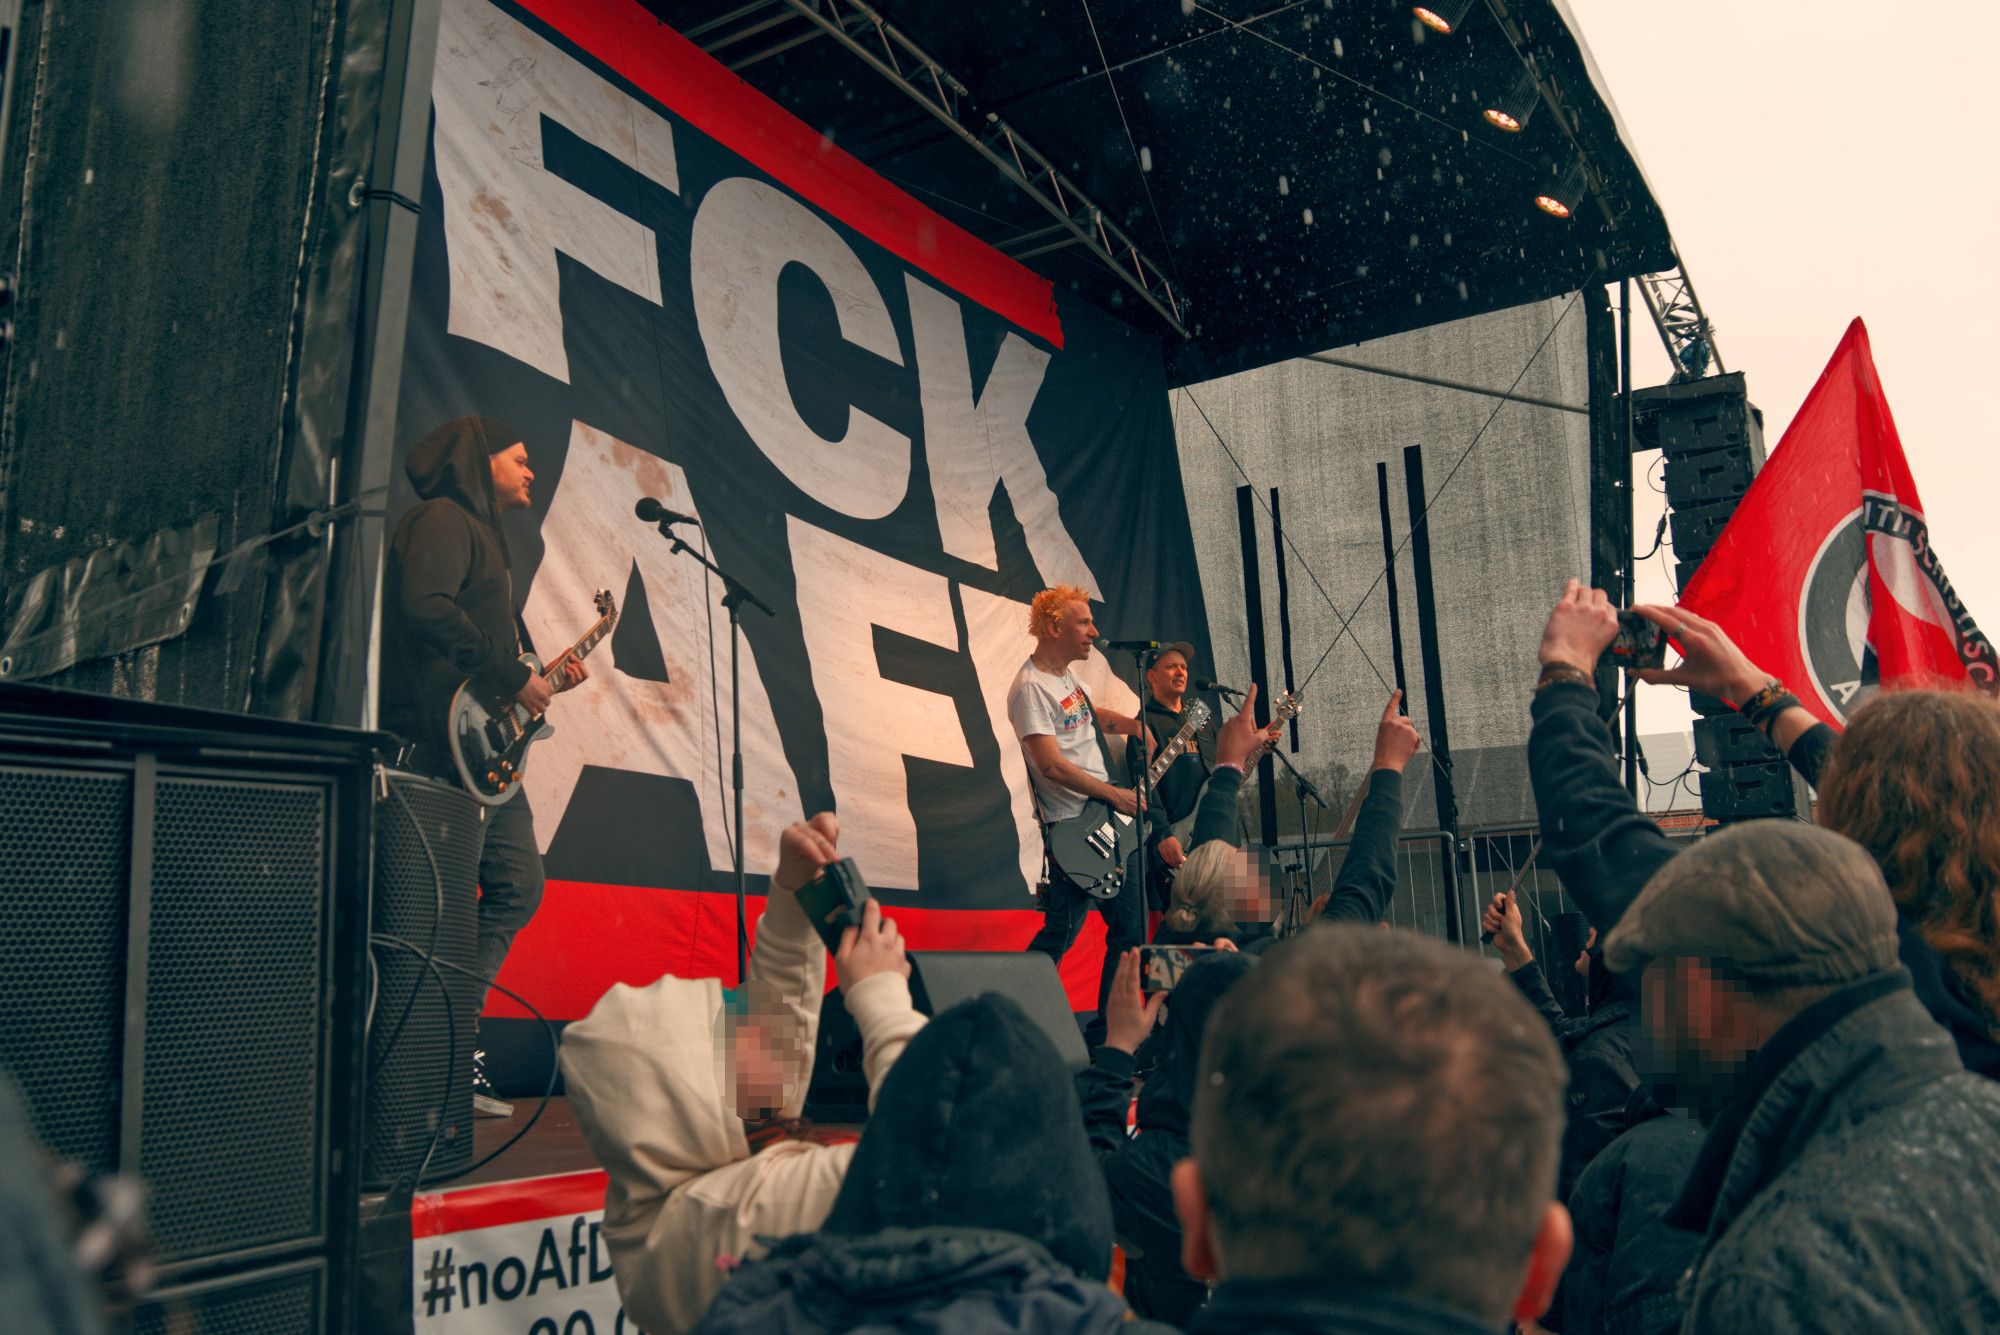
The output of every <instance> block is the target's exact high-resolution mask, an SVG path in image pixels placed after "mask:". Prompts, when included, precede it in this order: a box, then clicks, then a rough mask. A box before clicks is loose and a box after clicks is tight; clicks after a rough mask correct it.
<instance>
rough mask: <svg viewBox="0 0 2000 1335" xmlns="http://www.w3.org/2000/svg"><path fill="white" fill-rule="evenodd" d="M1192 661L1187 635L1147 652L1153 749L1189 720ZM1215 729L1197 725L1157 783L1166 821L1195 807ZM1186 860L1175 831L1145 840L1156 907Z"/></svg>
mask: <svg viewBox="0 0 2000 1335" xmlns="http://www.w3.org/2000/svg"><path fill="white" fill-rule="evenodd" d="M1193 663H1194V646H1193V645H1192V644H1189V643H1188V642H1187V641H1185V640H1179V641H1176V642H1174V643H1173V644H1165V645H1161V646H1160V647H1159V648H1158V649H1154V650H1152V651H1150V652H1149V653H1148V654H1147V655H1146V692H1147V694H1148V695H1150V696H1151V697H1152V698H1151V699H1149V700H1147V701H1146V709H1145V721H1146V730H1147V731H1148V732H1150V733H1151V734H1152V741H1151V745H1152V746H1153V747H1154V748H1158V747H1162V746H1165V745H1166V744H1167V743H1168V742H1170V741H1172V740H1173V739H1174V737H1175V736H1177V735H1178V734H1179V733H1180V730H1181V726H1182V725H1183V724H1184V723H1186V722H1187V715H1186V713H1185V712H1184V711H1185V710H1186V708H1187V690H1188V671H1189V669H1190V668H1191V667H1192V665H1193ZM1214 733H1215V725H1214V723H1213V722H1212V721H1205V722H1203V723H1201V724H1200V725H1198V726H1197V727H1196V729H1195V733H1194V737H1193V739H1192V741H1191V742H1190V743H1189V745H1188V747H1187V748H1186V749H1185V750H1183V751H1182V752H1181V753H1180V755H1178V756H1176V757H1175V758H1174V761H1173V763H1172V764H1170V765H1168V766H1167V769H1166V772H1165V773H1164V774H1162V775H1160V778H1159V782H1157V783H1155V784H1154V785H1153V801H1154V802H1155V803H1156V804H1157V805H1158V806H1159V808H1160V811H1159V822H1160V823H1161V824H1164V823H1165V822H1171V821H1178V820H1182V819H1185V818H1186V816H1187V815H1188V813H1189V812H1191V811H1193V810H1194V804H1195V803H1196V801H1198V800H1199V799H1200V797H1201V789H1202V785H1203V784H1204V783H1206V782H1207V781H1208V770H1209V766H1210V765H1211V764H1213V763H1214V746H1215V742H1214ZM1185 861H1187V850H1186V849H1184V848H1182V847H1181V846H1180V841H1179V840H1178V839H1176V838H1175V837H1174V835H1173V833H1172V832H1171V831H1163V830H1161V829H1157V828H1156V829H1155V830H1154V831H1153V832H1152V835H1151V837H1149V838H1148V839H1147V841H1146V884H1147V887H1148V891H1149V896H1150V898H1151V901H1152V906H1153V907H1154V908H1156V909H1164V908H1165V907H1166V906H1167V902H1166V901H1167V887H1168V883H1169V877H1168V876H1167V875H1166V874H1165V873H1167V872H1171V871H1172V870H1174V869H1175V868H1177V867H1179V866H1180V865H1181V863H1183V862H1185Z"/></svg>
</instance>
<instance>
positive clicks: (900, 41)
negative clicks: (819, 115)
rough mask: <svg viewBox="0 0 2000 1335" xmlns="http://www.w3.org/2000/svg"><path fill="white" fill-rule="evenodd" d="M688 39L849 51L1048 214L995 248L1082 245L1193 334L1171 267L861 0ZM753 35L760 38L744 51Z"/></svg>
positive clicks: (732, 47)
mask: <svg viewBox="0 0 2000 1335" xmlns="http://www.w3.org/2000/svg"><path fill="white" fill-rule="evenodd" d="M801 21H803V23H804V24H805V25H806V26H805V27H803V28H801V27H800V23H801ZM685 35H686V36H687V37H688V38H689V39H690V40H691V41H694V42H695V43H697V44H698V45H700V46H701V47H702V49H703V50H705V51H707V52H708V53H709V54H710V55H712V56H715V57H716V58H717V59H718V60H720V61H722V63H724V64H725V65H727V66H728V67H729V68H730V69H731V70H738V71H740V70H743V69H745V68H747V67H749V66H751V65H754V64H756V63H758V62H759V61H762V60H766V59H769V58H770V57H771V56H774V55H777V54H779V53H780V52H783V51H787V50H790V49H791V48H792V47H795V46H799V45H801V44H803V43H805V42H809V41H812V40H814V39H815V38H819V37H827V38H830V39H832V40H833V41H835V42H837V43H839V44H840V45H841V46H844V47H846V48H847V49H848V50H849V51H851V52H852V53H853V54H854V55H855V56H857V57H858V58H859V59H860V60H861V62H862V63H863V64H865V65H867V66H868V67H869V68H870V69H872V70H874V71H875V72H876V73H877V74H880V75H881V76H882V77H883V78H885V79H887V80H889V81H890V82H891V83H893V84H894V85H895V86H896V87H897V88H899V89H901V90H902V91H903V92H904V93H905V94H907V95H908V96H909V97H910V98H911V99H912V100H913V101H915V102H916V103H917V105H918V106H919V107H921V108H922V109H923V110H924V111H925V112H926V113H928V114H929V115H930V116H931V117H932V118H934V119H936V120H937V121H938V122H939V123H940V124H942V125H943V126H944V127H945V128H946V129H947V130H950V131H951V132H952V133H953V134H954V135H956V136H957V137H958V138H959V139H961V140H962V141H964V142H965V144H966V145H967V146H969V147H970V148H972V149H973V151H975V152H977V153H978V154H979V155H980V156H981V157H983V158H985V159H986V160H987V161H988V162H989V163H991V164H992V165H993V166H994V168H995V169H996V170H998V171H999V172H1000V174H1001V175H1002V176H1003V177H1005V178H1006V179H1007V180H1008V181H1010V182H1012V183H1013V185H1014V186H1015V187H1016V188H1017V189H1019V190H1020V191H1021V192H1022V193H1023V194H1025V195H1026V196H1028V198H1029V199H1032V200H1033V201H1034V202H1035V203H1037V204H1039V205H1040V206H1041V207H1042V208H1043V210H1045V211H1046V212H1047V213H1048V215H1049V217H1050V219H1051V221H1050V223H1049V224H1048V225H1047V226H1045V227H1042V228H1039V229H1036V230H1033V231H1030V232H1029V233H1027V234H1026V235H1023V236H1017V237H1014V238H1012V239H1010V240H1008V241H1005V242H999V243H995V244H996V246H997V248H998V249H1000V250H1002V251H1005V252H1006V253H1007V254H1009V255H1011V256H1012V257H1013V258H1015V259H1017V260H1020V259H1027V258H1030V257H1031V256H1035V255H1040V254H1044V253H1046V252H1048V251H1052V250H1060V249H1062V248H1064V247H1067V246H1082V247H1083V248H1084V249H1086V250H1087V251H1089V252H1090V253H1091V254H1092V255H1093V256H1095V257H1096V258H1097V259H1098V260H1099V261H1100V262H1101V263H1102V264H1103V265H1104V266H1105V267H1106V268H1108V269H1110V270H1111V271H1112V272H1113V273H1114V274H1116V275H1117V276H1118V277H1119V278H1120V279H1122V280H1123V281H1124V283H1125V284H1126V286H1128V287H1130V288H1131V289H1132V291H1133V292H1135V293H1136V294H1137V295H1138V297H1139V299H1140V300H1141V301H1144V302H1145V303H1146V304H1147V305H1148V306H1150V307H1151V308H1152V309H1153V311H1154V312H1155V313H1156V314H1157V315H1159V317H1160V318H1161V319H1162V320H1164V321H1165V322H1166V323H1167V325H1168V326H1169V327H1170V328H1172V329H1173V331H1174V332H1175V333H1177V334H1179V335H1180V336H1181V337H1182V338H1186V337H1188V330H1187V325H1186V318H1187V300H1186V298H1185V297H1184V296H1183V295H1182V294H1181V293H1180V292H1179V291H1178V290H1176V288H1175V287H1174V285H1173V283H1172V282H1171V281H1170V280H1169V279H1168V278H1167V275H1166V271H1165V270H1164V269H1162V268H1161V267H1160V266H1159V265H1158V264H1156V263H1154V262H1153V260H1152V259H1151V258H1149V257H1148V256H1147V255H1146V254H1145V253H1144V252H1143V251H1141V250H1140V249H1139V247H1138V245H1137V244H1136V243H1135V242H1134V241H1133V240H1132V238H1131V237H1130V236H1128V235H1126V233H1125V231H1124V229H1123V228H1121V227H1119V226H1118V224H1116V223H1114V222H1112V221H1111V220H1110V219H1109V218H1108V217H1106V216H1105V212H1104V210H1103V209H1102V208H1100V207H1099V206H1098V205H1097V204H1096V203H1095V202H1094V201H1093V200H1092V199H1091V198H1090V197H1089V196H1088V195H1086V194H1085V193H1084V192H1083V190H1082V189H1081V188H1080V187H1079V186H1078V185H1077V184H1076V182H1075V181H1074V180H1072V179H1071V178H1070V177H1069V176H1067V175H1066V174H1064V173H1063V172H1062V171H1061V170H1059V169H1058V168H1057V167H1056V165H1055V164H1054V163H1052V162H1050V161H1049V159H1048V158H1047V157H1045V156H1043V154H1042V153H1041V152H1040V151H1039V150H1037V149H1036V148H1035V147H1034V145H1032V144H1030V143H1029V142H1028V141H1027V140H1026V139H1024V138H1022V137H1021V134H1020V132H1019V131H1017V130H1015V129H1014V128H1013V126H1011V125H1009V124H1008V123H1007V122H1006V121H1005V120H1003V119H1002V118H1001V117H1000V116H999V115H998V114H997V113H994V112H987V113H984V114H981V113H980V112H979V111H978V110H977V109H976V108H975V107H974V106H973V97H972V93H971V90H969V89H968V88H967V87H966V86H965V84H964V83H962V82H960V81H959V79H957V78H956V77H955V76H954V75H953V74H952V73H951V72H950V71H949V70H947V69H945V68H944V67H943V66H942V65H940V64H938V62H937V61H936V60H933V59H932V58H931V57H930V56H929V55H927V54H926V53H925V52H924V50H923V49H922V48H921V47H919V46H918V45H917V44H916V43H915V42H913V41H911V40H910V39H909V38H908V37H906V36H904V35H903V33H901V32H900V31H898V30H897V29H896V28H895V27H894V26H893V25H891V24H890V23H889V22H888V21H887V20H885V19H884V18H883V17H882V16H881V15H880V14H879V13H877V12H876V11H875V10H874V9H872V8H870V7H869V6H868V5H867V4H864V3H862V0H756V2H755V3H751V4H746V5H743V6H741V7H739V8H737V9H733V10H731V11H729V12H728V13H726V14H723V15H719V16H718V17H716V18H714V19H712V20H710V21H709V22H707V23H703V24H699V25H697V26H696V27H693V28H690V29H689V30H688V31H687V33H686V34H685ZM752 38H762V39H764V40H763V41H762V43H761V44H758V45H754V46H750V47H748V48H746V47H745V45H744V44H745V43H748V42H750V41H751V39H752Z"/></svg>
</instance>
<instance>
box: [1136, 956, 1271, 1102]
mask: <svg viewBox="0 0 2000 1335" xmlns="http://www.w3.org/2000/svg"><path fill="white" fill-rule="evenodd" d="M1256 963H1257V957H1256V956H1255V955H1246V954H1243V953H1241V952H1240V951H1229V950H1219V951H1216V952H1215V953H1214V954H1212V955H1207V956H1204V957H1202V958H1201V959H1198V960H1196V961H1195V962H1194V963H1193V964H1190V965H1189V966H1188V967H1187V971H1186V972H1184V973H1183V974H1181V980H1180V982H1178V983H1176V984H1174V990H1173V991H1172V992H1170V993H1168V994H1167V1018H1166V1023H1164V1024H1163V1025H1161V1027H1160V1038H1159V1047H1160V1058H1159V1061H1158V1063H1157V1064H1156V1065H1155V1066H1154V1067H1153V1074H1152V1076H1151V1077H1150V1078H1149V1079H1148V1080H1147V1081H1146V1087H1145V1088H1144V1089H1142V1090H1140V1091H1139V1126H1140V1127H1141V1128H1142V1129H1143V1130H1147V1131H1172V1132H1174V1133H1176V1134H1178V1135H1183V1136H1185V1135H1186V1134H1187V1131H1188V1112H1189V1110H1190V1109H1192V1108H1193V1107H1194V1082H1195V1073H1196V1071H1197V1070H1198V1068H1199V1067H1200V1066H1201V1036H1202V1034H1203V1033H1204V1032H1206V1031H1207V1029H1208V1017H1209V1015H1210V1013H1211V1012H1213V1011H1214V1010H1215V1004H1216V1003H1217V1002H1218V1001H1221V1000H1222V995H1223V993H1225V992H1227V991H1228V990H1229V989H1230V987H1231V986H1232V985H1233V984H1234V983H1235V982H1236V980H1237V979H1239V978H1241V977H1242V976H1243V975H1244V974H1246V973H1248V972H1250V970H1251V968H1252V967H1254V966H1255V965H1256Z"/></svg>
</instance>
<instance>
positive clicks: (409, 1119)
mask: <svg viewBox="0 0 2000 1335" xmlns="http://www.w3.org/2000/svg"><path fill="white" fill-rule="evenodd" d="M482 812H483V808H481V807H480V805H479V804H478V803H477V802H475V801H473V800H472V799H471V798H470V797H468V796H467V795H466V793H465V790H464V789H463V788H460V787H458V786H457V785H456V784H447V783H439V782H437V781H436V780H434V779H426V778H421V777H419V776H417V775H414V774H406V773H402V772H400V771H388V772H386V773H385V776H384V779H383V781H382V782H381V783H380V784H378V786H377V788H376V802H375V921H374V931H375V932H376V933H377V934H378V938H379V937H380V936H393V937H398V938H400V939H401V940H403V941H406V942H409V943H410V944H411V945H414V946H416V947H418V949H419V950H420V951H422V952H424V953H423V954H418V953H413V952H412V951H410V950H408V949H404V948H402V947H399V946H394V945H391V944H388V943H386V942H384V941H381V940H379V939H378V941H377V943H376V945H375V947H374V950H373V955H374V960H375V1004H374V1007H373V1018H372V1020H371V1022H370V1025H369V1033H368V1063H369V1080H368V1148H367V1154H366V1157H365V1158H364V1160H363V1165H364V1167H363V1171H362V1187H363V1189H364V1190H368V1191H380V1190H386V1189H387V1188H389V1187H391V1186H393V1185H394V1184H395V1183H396V1182H397V1181H399V1180H400V1179H403V1178H405V1177H410V1178H412V1183H411V1185H414V1175H415V1174H416V1173H417V1172H418V1171H419V1170H421V1171H422V1172H423V1175H424V1176H425V1178H426V1179H427V1180H432V1179H436V1178H439V1177H444V1176H448V1175H450V1174H452V1173H455V1172H459V1171H461V1170H463V1169H464V1168H465V1167H466V1166H467V1165H469V1164H470V1163H471V1162H472V1041H473V1027H474V1025H475V1024H476V1023H477V1021H478V1019H479V1007H480V1003H481V1001H482V1000H483V998H482V996H481V992H482V990H483V989H482V988H481V986H480V984H479V982H478V981H477V980H476V979H474V978H472V977H470V976H468V974H467V973H464V972H461V970H470V969H473V968H474V966H475V965H476V964H477V963H478V959H477V954H478V952H477V948H476V943H477V936H478V928H479V918H478V908H477V893H476V887H477V886H478V883H479V851H480V839H481V834H482V831H483V828H484V827H483V826H482V825H481V824H480V819H479V818H480V816H481V814H482ZM425 955H428V956H429V957H430V958H431V959H432V960H433V961H435V963H436V966H437V967H436V968H435V969H433V968H432V967H431V966H430V965H427V964H425V962H424V960H425ZM450 965H457V966H458V967H457V969H453V968H450V967H447V966H450ZM433 1140H435V1147H433ZM426 1154H428V1155H429V1156H430V1162H429V1163H428V1165H426V1164H425V1163H424V1156H425V1155H426Z"/></svg>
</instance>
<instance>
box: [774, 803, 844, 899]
mask: <svg viewBox="0 0 2000 1335" xmlns="http://www.w3.org/2000/svg"><path fill="white" fill-rule="evenodd" d="M839 856H840V820H839V818H838V817H836V816H835V815H834V814H833V813H832V812H831V811H822V812H820V813H819V815H817V816H814V817H813V818H812V819H811V820H795V821H793V822H792V823H791V824H790V825H787V826H786V827H785V832H784V833H783V834H781V835H779V836H778V869H777V870H776V871H775V872H772V873H771V893H772V894H781V893H789V894H797V893H798V892H799V890H800V888H801V887H803V886H804V885H805V884H806V883H807V882H808V881H810V880H812V879H813V878H814V877H815V876H818V875H819V870H820V868H821V867H824V866H825V865H826V864H827V863H829V862H832V861H834V860H835V859H837V858H838V857H839Z"/></svg>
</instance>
